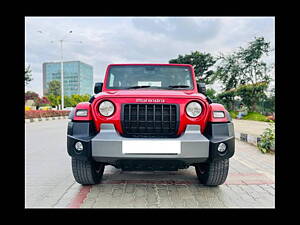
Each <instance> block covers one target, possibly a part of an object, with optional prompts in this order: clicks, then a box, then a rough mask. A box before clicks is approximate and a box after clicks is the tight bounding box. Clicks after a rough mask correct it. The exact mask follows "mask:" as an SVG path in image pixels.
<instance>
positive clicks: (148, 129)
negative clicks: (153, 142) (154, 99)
mask: <svg viewBox="0 0 300 225" xmlns="http://www.w3.org/2000/svg"><path fill="white" fill-rule="evenodd" d="M122 114H123V115H122V117H121V118H122V128H123V135H124V136H127V137H136V136H139V137H155V136H157V137H170V136H172V137H173V136H176V134H177V129H178V125H179V121H178V115H179V107H178V106H177V105H176V104H124V105H123V109H122Z"/></svg>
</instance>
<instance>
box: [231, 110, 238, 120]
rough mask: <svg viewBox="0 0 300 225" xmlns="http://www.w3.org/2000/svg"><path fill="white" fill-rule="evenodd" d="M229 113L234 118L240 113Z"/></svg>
mask: <svg viewBox="0 0 300 225" xmlns="http://www.w3.org/2000/svg"><path fill="white" fill-rule="evenodd" d="M229 114H230V116H231V118H232V119H235V118H236V116H237V115H238V114H239V113H238V112H237V111H229Z"/></svg>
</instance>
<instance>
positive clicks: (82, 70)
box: [43, 61, 94, 96]
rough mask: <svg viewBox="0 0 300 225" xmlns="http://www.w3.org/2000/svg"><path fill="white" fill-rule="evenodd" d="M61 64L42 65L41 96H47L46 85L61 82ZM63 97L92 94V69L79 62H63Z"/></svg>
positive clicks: (48, 63) (47, 63)
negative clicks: (55, 81) (56, 81)
mask: <svg viewBox="0 0 300 225" xmlns="http://www.w3.org/2000/svg"><path fill="white" fill-rule="evenodd" d="M60 67H61V63H60V62H46V63H43V95H46V94H47V91H48V83H49V82H50V81H52V80H58V81H61V68H60ZM63 67H64V68H63V70H64V95H65V96H70V95H73V94H80V95H83V94H89V95H92V94H93V82H94V81H93V67H92V66H90V65H88V64H86V63H83V62H80V61H69V62H63Z"/></svg>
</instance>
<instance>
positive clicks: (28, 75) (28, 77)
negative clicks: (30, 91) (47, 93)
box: [25, 65, 33, 85]
mask: <svg viewBox="0 0 300 225" xmlns="http://www.w3.org/2000/svg"><path fill="white" fill-rule="evenodd" d="M32 80H33V78H32V74H31V69H30V65H29V66H27V67H25V85H28V84H29V82H30V81H32Z"/></svg>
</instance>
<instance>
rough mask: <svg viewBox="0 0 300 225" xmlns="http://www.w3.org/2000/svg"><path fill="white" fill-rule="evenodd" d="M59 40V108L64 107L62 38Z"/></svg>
mask: <svg viewBox="0 0 300 225" xmlns="http://www.w3.org/2000/svg"><path fill="white" fill-rule="evenodd" d="M59 41H60V60H61V62H60V74H61V82H60V83H61V109H62V110H63V109H64V102H65V101H64V63H63V39H62V40H59Z"/></svg>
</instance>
